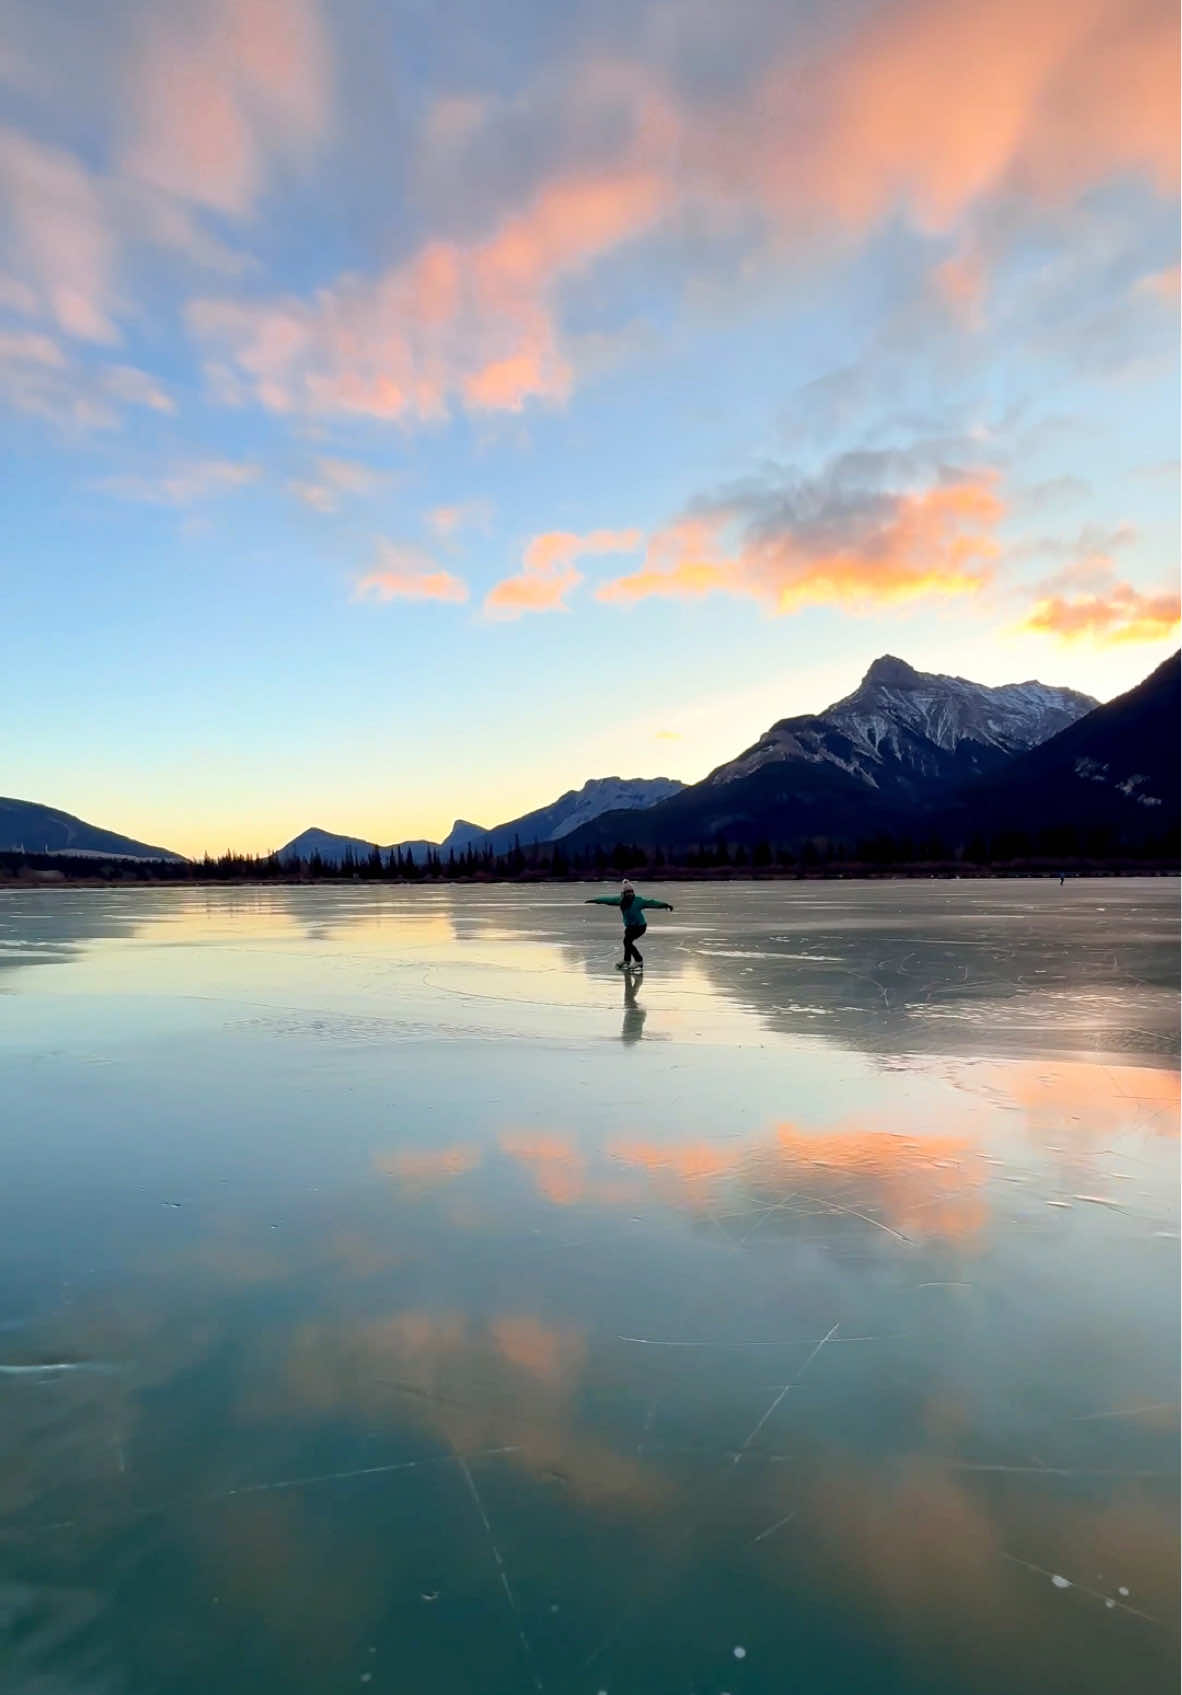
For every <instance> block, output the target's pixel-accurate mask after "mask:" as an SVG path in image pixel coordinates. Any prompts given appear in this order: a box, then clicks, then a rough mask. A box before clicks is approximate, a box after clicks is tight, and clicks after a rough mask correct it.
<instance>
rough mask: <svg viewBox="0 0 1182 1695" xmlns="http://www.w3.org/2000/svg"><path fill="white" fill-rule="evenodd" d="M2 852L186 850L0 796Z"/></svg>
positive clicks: (157, 855) (144, 855)
mask: <svg viewBox="0 0 1182 1695" xmlns="http://www.w3.org/2000/svg"><path fill="white" fill-rule="evenodd" d="M0 853H62V854H88V853H93V854H105V853H109V854H118V855H119V856H120V857H121V858H124V859H169V860H175V861H182V862H183V860H184V857H185V856H184V854H181V853H172V852H170V851H169V849H168V848H162V847H152V846H151V845H150V844H149V843H147V842H137V841H134V840H133V839H132V838H131V837H130V836H121V835H118V834H117V833H116V832H115V831H114V830H101V829H100V828H99V827H98V825H97V824H87V823H86V822H85V820H83V819H81V818H75V817H74V815H73V813H71V812H59V811H58V810H57V808H56V807H53V806H42V805H40V803H39V802H37V801H33V800H12V799H9V798H7V797H4V796H0Z"/></svg>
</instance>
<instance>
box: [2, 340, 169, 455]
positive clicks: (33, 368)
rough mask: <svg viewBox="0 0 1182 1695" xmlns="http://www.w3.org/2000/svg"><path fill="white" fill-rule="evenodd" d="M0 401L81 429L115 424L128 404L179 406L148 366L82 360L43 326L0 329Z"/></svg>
mask: <svg viewBox="0 0 1182 1695" xmlns="http://www.w3.org/2000/svg"><path fill="white" fill-rule="evenodd" d="M0 401H2V402H3V403H4V404H5V405H7V406H9V407H11V408H12V409H13V410H14V411H17V412H25V413H28V414H30V415H31V416H33V417H38V418H43V419H45V420H46V421H47V422H49V423H51V424H54V425H57V426H58V427H59V428H61V429H65V430H67V431H71V432H78V433H80V434H85V433H88V432H90V431H92V430H112V429H116V428H117V427H118V426H119V424H120V422H121V419H122V408H124V407H127V406H143V407H147V408H149V409H150V410H152V411H155V412H173V411H175V406H174V404H173V401H172V398H171V396H170V395H169V394H168V393H167V392H166V391H165V390H164V389H163V388H162V387H161V385H160V384H159V383H158V382H157V381H156V380H155V378H154V377H150V376H149V375H148V374H147V372H146V371H141V370H139V369H137V368H136V367H135V366H134V365H105V364H94V363H93V362H85V361H80V360H79V359H78V358H77V357H76V356H75V354H74V353H73V352H71V351H69V350H68V349H67V348H66V347H64V346H63V345H62V343H61V342H59V341H57V340H56V339H55V338H54V337H53V336H51V335H47V334H46V333H45V332H44V331H42V330H0Z"/></svg>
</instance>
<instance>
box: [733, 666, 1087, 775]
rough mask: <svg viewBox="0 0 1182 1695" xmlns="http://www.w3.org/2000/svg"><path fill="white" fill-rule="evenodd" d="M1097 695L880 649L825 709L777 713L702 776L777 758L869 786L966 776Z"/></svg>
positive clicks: (1054, 730)
mask: <svg viewBox="0 0 1182 1695" xmlns="http://www.w3.org/2000/svg"><path fill="white" fill-rule="evenodd" d="M1095 705H1096V702H1095V701H1094V700H1092V699H1091V697H1090V696H1088V695H1085V694H1079V693H1078V692H1077V691H1076V690H1074V689H1060V688H1051V687H1049V686H1048V685H1047V684H1045V683H1039V682H1026V683H1005V684H1002V685H1001V686H1000V687H989V686H988V685H986V684H984V683H974V682H971V681H969V680H968V679H967V678H965V677H949V676H944V675H942V674H939V673H932V672H924V671H916V670H915V669H914V667H913V666H911V665H908V664H907V662H906V660H903V659H898V658H896V657H895V655H893V654H883V655H882V657H881V658H879V659H876V660H875V661H874V663H873V664H872V665H871V666H870V668H869V670H868V671H867V672H866V675H865V676H864V677H863V679H862V681H861V683H859V685H858V687H857V688H856V689H855V690H854V692H853V693H852V694H849V695H847V696H846V697H845V698H844V699H843V700H839V701H836V702H835V703H834V704H833V705H832V706H829V707H827V708H826V709H825V711H824V712H820V713H817V714H816V715H815V716H814V715H808V716H804V717H800V718H785V719H782V720H781V721H780V722H779V723H778V724H773V725H772V727H771V729H770V730H768V731H767V732H766V733H765V734H764V735H762V736H761V737H760V738H759V741H758V742H756V743H755V745H754V746H753V747H750V748H748V749H747V751H746V752H745V753H742V754H740V755H739V757H738V758H737V759H735V760H731V761H729V762H728V763H727V764H726V765H722V766H720V767H719V768H718V769H717V770H716V771H714V772H712V773H711V776H710V777H709V778H708V779H707V781H708V782H710V783H712V784H722V783H729V782H733V781H735V780H736V779H738V778H741V777H748V776H750V775H751V774H752V773H753V772H754V771H758V770H759V769H760V768H761V767H763V766H766V765H772V764H775V763H778V762H782V761H804V762H806V763H808V764H813V765H832V766H835V767H838V768H840V769H841V770H842V771H845V772H847V773H848V774H849V775H851V776H854V777H857V778H859V779H860V780H861V781H862V782H864V783H865V784H866V785H867V786H868V787H869V788H872V789H880V790H882V789H889V788H893V787H897V786H899V785H900V784H902V785H903V786H904V787H906V788H908V789H909V790H913V789H914V788H915V785H916V784H917V783H918V784H925V783H928V782H932V781H942V780H944V779H947V778H949V777H955V776H969V775H972V774H974V773H976V772H979V771H983V770H985V769H988V768H990V767H991V766H993V765H995V764H996V763H997V761H998V760H1004V759H1006V758H1008V757H1009V756H1010V755H1012V754H1015V753H1022V752H1025V751H1026V750H1027V749H1028V748H1032V747H1037V746H1038V745H1039V743H1041V742H1044V741H1046V740H1048V739H1049V737H1051V736H1053V735H1057V734H1058V732H1059V731H1060V730H1064V729H1066V728H1067V727H1068V725H1070V724H1074V723H1075V721H1076V720H1077V719H1078V718H1082V717H1083V716H1084V714H1085V713H1087V712H1090V711H1091V710H1092V708H1093V707H1094V706H1095Z"/></svg>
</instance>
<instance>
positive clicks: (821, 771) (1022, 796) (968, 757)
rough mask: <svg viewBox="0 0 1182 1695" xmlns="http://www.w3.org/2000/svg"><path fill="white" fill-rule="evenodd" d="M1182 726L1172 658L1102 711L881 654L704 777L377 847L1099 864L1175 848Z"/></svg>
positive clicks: (6, 816)
mask: <svg viewBox="0 0 1182 1695" xmlns="http://www.w3.org/2000/svg"><path fill="white" fill-rule="evenodd" d="M1178 725H1179V656H1178V655H1177V654H1175V655H1174V656H1173V657H1172V658H1171V659H1169V660H1167V661H1165V663H1164V664H1162V665H1160V666H1159V667H1158V668H1157V670H1156V671H1154V672H1153V674H1152V675H1151V676H1149V677H1147V678H1146V679H1145V681H1144V682H1143V683H1141V684H1139V685H1138V687H1137V688H1135V689H1132V690H1130V691H1129V692H1128V693H1127V694H1125V695H1121V696H1119V697H1118V698H1117V699H1116V700H1113V701H1110V702H1108V704H1107V705H1105V706H1099V705H1098V704H1097V702H1096V701H1094V700H1093V699H1092V698H1091V697H1090V696H1088V695H1085V694H1080V693H1078V692H1077V691H1076V690H1073V689H1064V688H1051V687H1048V686H1047V685H1046V684H1044V683H1039V682H1026V683H1007V684H1004V685H1002V686H1000V687H987V686H986V685H984V684H982V683H974V682H970V681H968V680H967V679H965V678H963V677H950V676H943V675H940V674H933V673H927V672H922V671H916V670H915V669H913V667H911V666H910V665H908V664H906V663H905V661H903V660H901V659H897V658H895V657H894V656H892V655H890V654H887V655H884V656H883V657H882V658H880V659H876V660H875V661H874V663H873V664H872V665H871V666H870V668H869V670H868V671H867V672H866V675H865V676H864V677H863V679H862V681H861V683H860V684H859V685H858V687H857V688H856V689H855V690H854V691H853V693H852V694H850V695H847V696H846V697H845V698H844V699H842V700H839V701H836V702H835V703H834V704H833V705H832V706H829V707H827V708H826V709H825V710H824V711H823V712H819V713H815V714H804V715H802V716H799V717H794V718H784V719H781V720H780V721H779V722H778V723H776V724H773V725H772V726H771V728H770V729H769V730H768V731H767V732H766V733H765V734H764V735H762V736H760V738H759V739H758V741H756V742H755V743H754V744H753V745H752V746H751V747H749V748H747V749H745V750H744V751H743V752H742V753H740V754H739V755H738V756H737V757H736V758H735V759H732V760H728V761H726V762H725V763H724V764H722V765H720V766H718V767H717V768H716V769H715V770H713V771H711V772H710V773H709V775H708V776H707V777H705V778H704V779H703V780H702V781H701V782H698V783H694V784H691V785H688V786H687V785H685V784H683V783H680V782H677V781H676V780H674V779H672V778H666V777H654V778H635V779H628V778H620V777H602V778H593V779H591V780H590V781H589V782H586V783H584V784H583V786H582V788H580V789H569V790H567V792H566V793H565V794H563V795H560V796H559V798H558V799H557V800H556V801H554V802H553V803H552V804H551V805H549V806H545V807H540V808H538V809H537V810H535V811H533V812H529V813H526V814H525V815H524V816H523V817H521V818H515V819H510V820H508V821H507V822H505V823H502V824H497V825H494V826H492V827H491V828H485V827H483V826H481V825H479V824H473V823H470V822H469V821H467V820H465V819H462V818H459V819H457V820H456V822H455V824H454V825H453V826H452V829H451V831H450V832H449V833H448V835H447V836H446V837H445V838H444V839H443V841H442V842H439V843H435V842H429V841H411V842H400V843H395V844H391V845H390V846H386V847H382V848H381V849H380V851H381V852H382V854H383V856H386V855H388V854H389V853H390V852H391V851H392V849H399V850H401V851H402V853H403V854H405V853H407V852H408V851H409V852H411V853H413V854H414V857H415V859H416V860H417V861H418V862H419V863H421V862H422V861H423V860H424V859H425V858H426V857H427V855H428V854H430V853H438V854H439V855H440V856H441V857H442V858H444V859H446V858H447V857H448V855H449V854H451V853H453V852H454V853H455V854H456V855H457V856H460V855H463V854H465V853H466V852H467V851H468V849H469V848H471V849H473V850H474V851H476V852H478V853H483V852H485V851H491V852H492V853H493V854H494V855H502V854H505V853H507V852H509V851H511V850H512V849H513V847H514V846H515V845H520V846H521V847H522V848H524V849H529V848H532V847H534V846H545V845H547V844H552V843H555V842H559V841H560V842H562V843H563V846H564V848H565V849H566V850H567V852H568V857H576V858H578V857H581V856H585V855H595V854H597V853H599V852H601V851H610V850H611V849H613V848H614V847H616V846H617V845H619V844H626V845H629V846H633V847H638V848H643V849H645V850H646V851H652V850H656V849H661V850H664V851H668V850H677V849H690V848H693V847H696V846H700V845H706V844H713V843H715V842H716V841H717V840H718V839H719V838H723V839H725V840H726V841H728V842H730V843H732V844H743V845H746V846H755V845H757V844H759V843H761V842H762V843H768V844H771V845H774V846H776V847H785V848H796V847H799V846H800V844H802V843H805V842H808V841H810V840H811V841H817V840H821V839H824V840H829V841H836V842H846V843H856V842H859V841H865V840H867V839H869V838H872V837H875V836H877V835H894V836H897V837H903V836H910V837H912V838H915V839H918V838H919V837H920V836H923V837H924V838H929V837H930V838H932V839H936V838H939V839H943V840H947V841H950V842H952V843H962V844H963V843H964V842H965V841H966V840H968V839H969V838H970V837H972V836H974V835H979V834H980V835H984V836H985V837H987V838H988V837H995V836H996V835H997V834H998V833H999V832H1003V831H1021V832H1025V833H1026V834H1028V835H1029V834H1039V833H1042V834H1046V832H1048V831H1052V832H1053V831H1055V830H1058V831H1059V832H1060V833H1062V832H1064V831H1067V832H1074V833H1075V837H1076V838H1077V839H1081V840H1082V838H1083V837H1084V836H1088V837H1089V839H1093V838H1094V839H1095V840H1096V842H1097V843H1099V842H1101V840H1102V841H1103V842H1105V843H1107V844H1108V848H1103V849H1101V850H1100V851H1108V849H1109V848H1111V847H1112V846H1113V845H1114V844H1117V843H1125V844H1135V843H1141V844H1144V843H1162V844H1165V843H1167V842H1168V841H1169V839H1170V833H1171V831H1176V829H1177V824H1178V814H1179V778H1178V764H1179V760H1178V754H1179V728H1178ZM374 846H375V844H374V843H371V842H368V841H365V840H364V839H362V838H360V837H356V836H346V835H338V834H335V833H333V832H330V831H325V830H320V829H310V830H305V831H304V832H303V833H302V834H301V835H299V836H296V837H295V838H294V839H293V840H292V841H290V842H288V843H287V844H286V846H285V847H283V848H281V849H280V850H279V857H280V858H281V859H283V860H286V861H289V862H290V861H294V860H298V859H309V858H311V857H312V856H313V855H315V854H318V855H319V856H320V858H321V859H322V860H323V861H324V862H325V863H326V864H340V863H341V862H342V860H343V859H344V858H346V857H347V856H349V855H351V856H352V857H354V858H356V859H365V858H368V857H369V855H370V854H371V853H372V852H373V849H374ZM13 850H18V851H20V850H23V851H26V852H29V853H35V852H36V853H40V852H46V851H48V852H50V853H62V854H102V855H108V856H115V855H119V856H122V857H127V858H140V859H167V860H174V861H175V860H180V859H182V856H181V855H180V854H174V853H170V852H169V851H168V850H167V849H164V848H159V847H152V846H150V845H148V844H146V843H143V842H137V841H134V840H132V839H131V838H129V837H126V836H121V835H118V834H116V833H114V832H112V831H109V830H102V829H99V828H98V827H97V826H95V825H92V824H87V823H85V822H83V820H81V819H78V818H74V817H72V816H71V815H70V814H69V813H66V812H60V811H57V810H55V809H54V808H51V807H46V806H42V805H38V804H36V803H34V802H30V801H19V800H11V799H9V800H3V799H0V851H13ZM1065 851H1066V850H1065ZM1155 851H1156V850H1155ZM1161 851H1162V852H1168V851H1170V850H1169V849H1168V848H1166V847H1164V846H1163V847H1162V849H1161Z"/></svg>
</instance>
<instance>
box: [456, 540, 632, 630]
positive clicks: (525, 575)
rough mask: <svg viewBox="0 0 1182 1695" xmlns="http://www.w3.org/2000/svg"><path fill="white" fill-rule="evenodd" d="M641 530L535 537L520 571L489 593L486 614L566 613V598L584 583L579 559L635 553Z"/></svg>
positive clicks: (486, 597)
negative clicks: (577, 562) (591, 556)
mask: <svg viewBox="0 0 1182 1695" xmlns="http://www.w3.org/2000/svg"><path fill="white" fill-rule="evenodd" d="M640 543H641V533H640V531H639V530H591V531H590V532H589V533H588V534H586V535H575V534H574V533H573V532H572V531H570V530H547V531H545V532H544V533H543V534H542V535H538V536H535V537H534V538H533V540H532V541H531V542H530V543H529V546H528V547H527V548H526V550H525V553H524V555H523V557H522V562H521V570H520V571H519V572H517V574H516V575H515V576H512V577H505V578H503V579H502V580H501V581H500V582H499V583H496V584H494V586H493V587H492V588H491V589H490V590H489V591H488V594H487V595H486V596H485V598H484V610H485V612H486V613H487V614H488V616H489V617H492V618H501V619H505V618H520V617H521V615H522V613H523V612H565V611H566V610H567V605H566V597H567V596H568V595H569V594H570V592H571V591H572V589H575V588H577V587H578V585H579V584H580V583H581V582H582V580H583V573H582V572H581V571H580V570H579V569H578V567H577V566H576V565H575V560H576V559H581V558H584V557H585V556H587V555H588V554H603V553H633V552H634V551H635V550H636V549H637V548H638V547H639V546H640Z"/></svg>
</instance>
